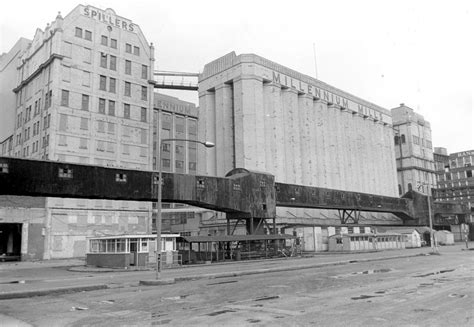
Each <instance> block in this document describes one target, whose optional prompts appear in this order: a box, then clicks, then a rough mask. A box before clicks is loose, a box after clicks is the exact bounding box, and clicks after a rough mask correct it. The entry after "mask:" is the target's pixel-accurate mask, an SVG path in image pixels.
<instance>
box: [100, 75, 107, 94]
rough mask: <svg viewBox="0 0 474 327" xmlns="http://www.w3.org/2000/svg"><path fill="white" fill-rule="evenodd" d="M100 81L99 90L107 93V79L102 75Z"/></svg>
mask: <svg viewBox="0 0 474 327" xmlns="http://www.w3.org/2000/svg"><path fill="white" fill-rule="evenodd" d="M99 79H100V80H99V90H102V91H107V77H105V76H103V75H100V77H99Z"/></svg>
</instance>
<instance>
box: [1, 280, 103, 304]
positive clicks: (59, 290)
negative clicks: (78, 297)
mask: <svg viewBox="0 0 474 327" xmlns="http://www.w3.org/2000/svg"><path fill="white" fill-rule="evenodd" d="M107 288H109V287H108V286H107V285H106V284H97V285H84V286H72V287H71V286H66V287H56V288H49V289H39V290H30V291H15V292H6V293H0V300H9V299H19V298H25V297H33V296H45V295H52V294H66V293H77V292H86V291H96V290H103V289H107Z"/></svg>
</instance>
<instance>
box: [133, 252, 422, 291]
mask: <svg viewBox="0 0 474 327" xmlns="http://www.w3.org/2000/svg"><path fill="white" fill-rule="evenodd" d="M424 255H427V254H420V253H417V254H411V255H398V256H391V257H383V258H371V259H359V260H344V261H333V262H326V263H316V264H309V265H299V266H294V267H288V266H286V267H277V268H264V269H255V270H244V271H237V272H223V273H215V274H203V275H194V276H185V277H176V278H174V279H173V281H174V282H184V281H193V280H199V279H215V278H229V277H239V276H246V275H256V274H265V273H274V272H282V271H293V270H301V269H311V268H322V267H328V266H337V265H346V264H350V263H358V262H370V261H383V260H390V259H401V258H410V257H418V256H424ZM428 255H429V254H428ZM158 282H159V281H157V280H155V281H153V280H151V281H140V285H144V286H157V285H167V284H171V283H158Z"/></svg>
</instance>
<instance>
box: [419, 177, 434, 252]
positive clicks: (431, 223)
mask: <svg viewBox="0 0 474 327" xmlns="http://www.w3.org/2000/svg"><path fill="white" fill-rule="evenodd" d="M425 185H426V186H427V188H428V192H427V193H428V198H427V199H428V218H429V222H430V246H431V252H432V253H438V247H437V246H436V245H435V244H434V243H435V242H434V235H433V218H432V217H431V190H430V186H429V184H426V183H422V184H420V185H418V190H419V189H420V187H423V186H425Z"/></svg>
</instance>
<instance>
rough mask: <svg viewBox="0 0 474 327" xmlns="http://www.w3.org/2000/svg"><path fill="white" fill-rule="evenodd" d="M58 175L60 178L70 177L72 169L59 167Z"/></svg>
mask: <svg viewBox="0 0 474 327" xmlns="http://www.w3.org/2000/svg"><path fill="white" fill-rule="evenodd" d="M58 176H59V177H61V178H72V169H70V168H59V171H58Z"/></svg>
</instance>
